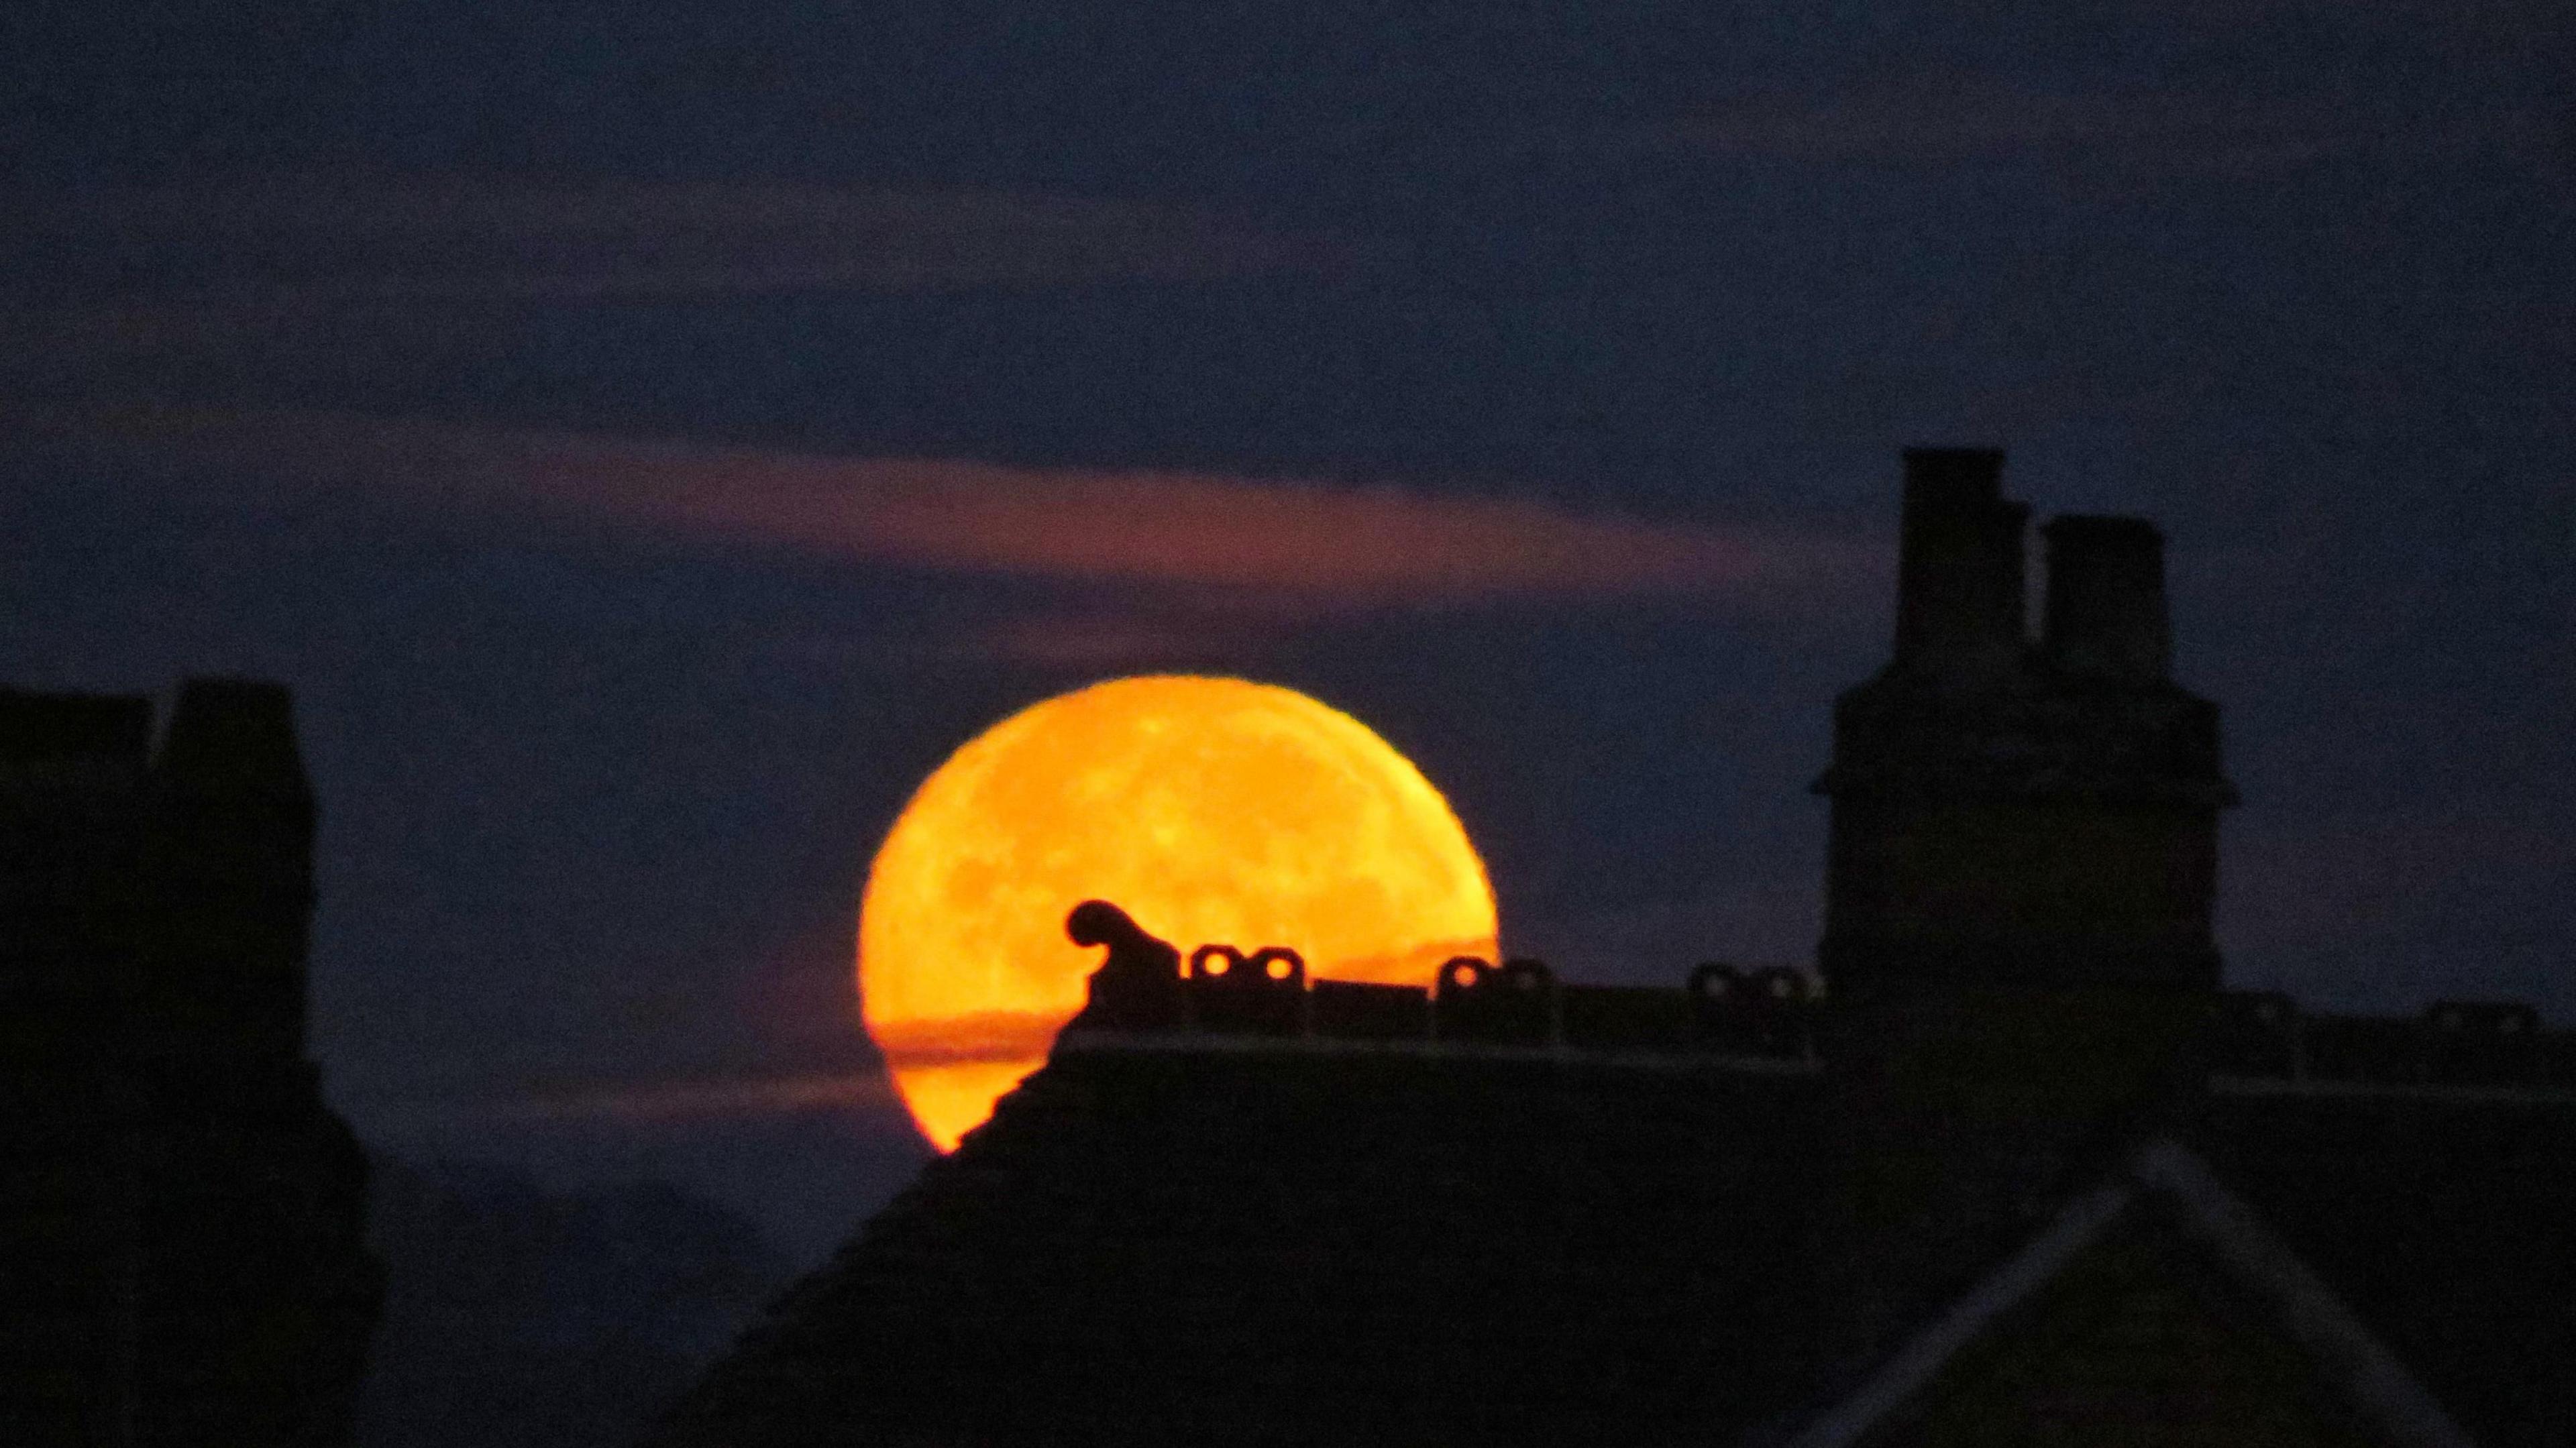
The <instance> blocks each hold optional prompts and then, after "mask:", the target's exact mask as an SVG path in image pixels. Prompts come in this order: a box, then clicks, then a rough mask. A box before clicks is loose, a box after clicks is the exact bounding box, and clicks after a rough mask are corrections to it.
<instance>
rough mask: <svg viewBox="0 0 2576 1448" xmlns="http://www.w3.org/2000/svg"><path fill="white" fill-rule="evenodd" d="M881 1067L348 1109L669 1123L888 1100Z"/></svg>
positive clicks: (373, 1117)
mask: <svg viewBox="0 0 2576 1448" xmlns="http://www.w3.org/2000/svg"><path fill="white" fill-rule="evenodd" d="M893 1101H894V1087H893V1085H892V1084H891V1083H890V1082H889V1081H888V1080H887V1079H886V1076H885V1073H884V1072H882V1071H844V1072H812V1073H806V1074H801V1075H790V1076H768V1077H744V1078H732V1079H720V1080H684V1081H610V1082H600V1083H596V1084H593V1085H588V1086H579V1087H570V1088H564V1089H559V1090H552V1091H538V1092H529V1093H527V1094H524V1095H514V1096H488V1097H469V1098H458V1099H446V1100H392V1101H373V1102H370V1101H359V1102H354V1103H352V1104H351V1105H350V1107H349V1111H350V1114H351V1115H352V1116H354V1117H356V1118H357V1119H358V1120H360V1121H361V1122H362V1123H364V1124H365V1125H366V1126H368V1127H369V1128H371V1129H375V1130H383V1131H397V1132H400V1131H419V1130H433V1131H434V1130H443V1129H453V1128H459V1127H493V1126H541V1125H547V1124H553V1123H571V1122H584V1121H616V1122H672V1121H694V1120H709V1119H716V1118H723V1117H741V1116H775V1115H781V1114H786V1113H793V1112H805V1111H830V1110H843V1109H847V1108H850V1107H854V1106H891V1105H892V1104H893Z"/></svg>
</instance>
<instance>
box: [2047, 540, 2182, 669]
mask: <svg viewBox="0 0 2576 1448" xmlns="http://www.w3.org/2000/svg"><path fill="white" fill-rule="evenodd" d="M2040 532H2041V533H2042V534H2043V535H2045V536H2046V537H2047V539H2048V617H2047V620H2046V622H2045V623H2044V625H2043V629H2044V647H2045V649H2046V652H2047V655H2048V659H2049V662H2050V663H2052V664H2054V665H2056V666H2057V667H2058V668H2059V669H2061V670H2064V671H2065V672H2067V673H2069V674H2078V675H2085V676H2089V677H2094V678H2104V679H2117V680H2121V681H2124V682H2129V683H2149V682H2153V681H2155V680H2159V679H2162V678H2164V677H2165V675H2166V671H2167V669H2168V668H2169V667H2170V665H2171V662H2172V652H2173V645H2172V634H2171V629H2170V626H2169V624H2168V622H2167V620H2166V614H2165V540H2164V536H2163V535H2162V534H2160V533H2158V532H2157V531H2156V527H2155V525H2154V524H2153V523H2150V522H2148V521H2147V520H2146V519H2144V518H2088V517H2072V516H2070V517H2063V518H2059V519H2057V520H2056V521H2054V522H2051V523H2049V524H2048V525H2047V526H2045V527H2043V528H2042V529H2040Z"/></svg>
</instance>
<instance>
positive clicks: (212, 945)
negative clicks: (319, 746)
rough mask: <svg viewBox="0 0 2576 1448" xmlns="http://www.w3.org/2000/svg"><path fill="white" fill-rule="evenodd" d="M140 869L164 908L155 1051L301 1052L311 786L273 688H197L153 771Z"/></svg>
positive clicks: (158, 935) (282, 1055)
mask: <svg viewBox="0 0 2576 1448" xmlns="http://www.w3.org/2000/svg"><path fill="white" fill-rule="evenodd" d="M153 781H154V786H155V795H156V799H155V807H154V809H153V812H152V825H151V829H150V831H149V835H148V838H147V843H146V849H145V869H146V873H147V876H148V878H149V880H150V883H151V888H152V893H153V896H154V900H155V903H156V905H157V907H158V908H157V910H156V912H155V916H156V918H155V922H154V923H155V925H156V927H157V928H156V929H154V930H153V931H152V932H151V933H150V937H149V940H148V943H147V947H146V949H145V952H144V956H143V961H142V972H141V979H140V980H139V981H138V983H137V989H138V991H139V992H140V994H139V995H138V997H137V999H138V1002H139V1003H140V1004H141V1005H142V1007H143V1013H144V1016H145V1018H146V1019H148V1020H151V1021H153V1022H155V1023H156V1029H157V1034H154V1035H152V1036H151V1038H150V1039H148V1040H140V1041H138V1045H139V1046H140V1047H141V1049H142V1050H144V1051H145V1052H147V1053H149V1054H153V1055H159V1056H167V1057H182V1056H202V1057H205V1058H208V1059H212V1058H217V1057H221V1058H226V1059H232V1060H236V1061H264V1062H269V1063H274V1064H281V1065H284V1064H291V1063H295V1062H299V1061H300V1060H301V1059H302V1057H303V1054H304V1007H305V979H304V962H305V952H306V944H307V941H306V931H307V928H308V926H309V924H310V921H311V917H312V912H313V825H314V806H313V791H312V786H311V785H310V784H309V783H308V782H307V781H306V779H305V774H304V764H303V761H302V759H301V758H300V757H299V756H298V753H297V751H296V747H295V717H294V705H293V702H292V700H291V699H290V698H289V696H288V694H287V691H286V690H285V689H284V688H283V687H281V686H279V685H276V684H268V683H259V682H255V681H252V680H246V679H190V680H188V681H187V682H186V683H185V684H184V685H182V686H181V688H180V690H179V701H178V703H177V704H176V705H175V706H174V707H173V708H172V709H171V711H170V728H169V731H168V733H166V734H165V735H163V736H162V740H161V755H160V758H159V759H158V760H156V761H155V762H154V767H153Z"/></svg>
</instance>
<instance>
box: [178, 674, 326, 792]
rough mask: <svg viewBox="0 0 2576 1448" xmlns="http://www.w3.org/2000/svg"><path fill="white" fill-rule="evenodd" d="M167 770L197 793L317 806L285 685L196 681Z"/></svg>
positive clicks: (188, 687) (184, 691)
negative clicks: (312, 801)
mask: <svg viewBox="0 0 2576 1448" xmlns="http://www.w3.org/2000/svg"><path fill="white" fill-rule="evenodd" d="M160 768H161V771H162V774H163V776H164V777H165V778H166V779H168V780H169V781H170V782H171V783H173V784H175V785H178V786H179V787H181V788H184V789H187V790H189V791H191V792H201V793H210V794H220V795H252V796H264V797H269V798H274V799H278V800H281V801H308V802H309V801H310V799H311V798H312V787H311V786H310V785H309V784H308V783H306V781H305V777H304V764H303V761H302V759H301V758H300V757H299V756H298V755H297V753H296V748H295V714H294V704H293V702H292V699H291V697H290V696H289V695H288V693H287V691H286V689H285V687H284V686H283V685H280V684H271V683H264V682H260V681H257V680H252V679H190V680H188V681H187V682H186V683H185V684H184V685H182V686H181V688H180V690H179V702H178V705H177V706H176V707H175V708H173V709H172V710H171V711H170V731H169V733H168V734H167V735H166V736H164V737H163V739H162V742H161V759H160Z"/></svg>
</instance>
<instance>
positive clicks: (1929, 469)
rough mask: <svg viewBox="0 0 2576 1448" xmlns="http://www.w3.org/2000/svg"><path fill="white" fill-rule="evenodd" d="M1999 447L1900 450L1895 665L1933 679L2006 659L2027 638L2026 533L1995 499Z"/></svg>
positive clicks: (2023, 513) (2019, 519)
mask: <svg viewBox="0 0 2576 1448" xmlns="http://www.w3.org/2000/svg"><path fill="white" fill-rule="evenodd" d="M2003 468H2004V455H2003V452H2002V450H2001V449H1999V448H1946V447H1944V448H1930V447H1917V448H1907V449H1906V450H1905V512H1904V521H1903V523H1902V525H1901V542H1900V544H1899V550H1898V554H1897V565H1896V663H1897V665H1898V667H1900V668H1906V669H1913V670H1918V671H1922V672H1926V673H1932V674H1955V673H1959V672H1962V671H1968V672H1976V671H1979V670H1981V669H1982V668H1988V667H1993V666H1995V665H1998V664H2003V663H2008V662H2010V661H2011V660H2013V659H2015V658H2016V657H2018V656H2019V654H2020V652H2021V649H2022V646H2023V644H2024V642H2025V634H2024V624H2023V617H2022V586H2023V585H2022V566H2023V565H2022V529H2023V527H2024V525H2025V524H2026V523H2027V521H2028V520H2029V517H2030V509H2029V507H2028V506H2026V505H2024V504H2021V503H2014V502H2007V501H2005V500H2004V499H2003V498H2002V496H2001V495H2000V488H2001V484H2002V479H2003Z"/></svg>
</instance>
